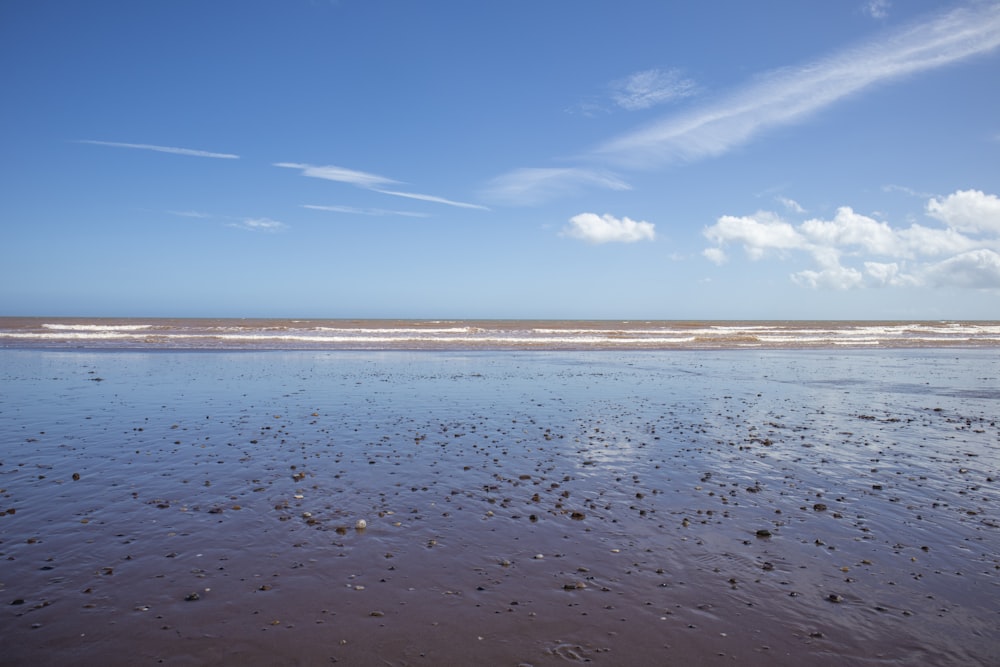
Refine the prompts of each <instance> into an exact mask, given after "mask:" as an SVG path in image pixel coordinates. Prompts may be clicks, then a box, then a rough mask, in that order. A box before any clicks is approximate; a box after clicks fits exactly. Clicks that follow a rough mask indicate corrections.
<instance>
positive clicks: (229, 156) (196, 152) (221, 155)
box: [76, 139, 240, 160]
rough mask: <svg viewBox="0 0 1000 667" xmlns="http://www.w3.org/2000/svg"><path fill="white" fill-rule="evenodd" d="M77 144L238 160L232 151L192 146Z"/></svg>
mask: <svg viewBox="0 0 1000 667" xmlns="http://www.w3.org/2000/svg"><path fill="white" fill-rule="evenodd" d="M76 143H78V144H91V145H94V146H114V147H116V148H137V149H140V150H145V151H156V152H158V153H173V154H174V155H190V156H193V157H212V158H219V159H223V160H238V159H239V158H240V156H239V155H233V154H232V153H211V152H209V151H199V150H195V149H193V148H175V147H173V146H155V145H153V144H125V143H121V142H119V141H96V140H93V139H80V140H79V141H77V142H76Z"/></svg>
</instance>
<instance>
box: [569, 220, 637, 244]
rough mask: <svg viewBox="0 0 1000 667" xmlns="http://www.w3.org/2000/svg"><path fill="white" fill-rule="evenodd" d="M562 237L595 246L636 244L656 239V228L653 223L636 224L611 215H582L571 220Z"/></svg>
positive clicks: (633, 221)
mask: <svg viewBox="0 0 1000 667" xmlns="http://www.w3.org/2000/svg"><path fill="white" fill-rule="evenodd" d="M562 235H563V236H569V237H572V238H576V239H580V240H581V241H586V242H588V243H594V244H600V243H635V242H636V241H652V240H653V239H655V238H656V228H655V226H654V225H653V223H651V222H645V221H641V222H636V221H635V220H632V219H631V218H616V217H614V216H613V215H609V214H604V215H597V214H596V213H581V214H580V215H574V216H573V217H572V218H570V219H569V226H567V227H566V228H565V229H563V231H562Z"/></svg>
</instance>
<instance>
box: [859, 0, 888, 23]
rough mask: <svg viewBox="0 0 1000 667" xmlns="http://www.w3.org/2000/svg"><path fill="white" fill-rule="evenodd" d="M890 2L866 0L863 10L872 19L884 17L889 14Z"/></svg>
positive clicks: (885, 0)
mask: <svg viewBox="0 0 1000 667" xmlns="http://www.w3.org/2000/svg"><path fill="white" fill-rule="evenodd" d="M891 6H892V3H891V2H889V0H868V2H866V3H865V5H864V8H863V9H864V12H865V13H866V14H868V16H871V17H872V18H873V19H884V18H887V17H888V16H889V7H891Z"/></svg>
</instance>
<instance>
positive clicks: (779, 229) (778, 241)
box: [704, 211, 806, 259]
mask: <svg viewBox="0 0 1000 667" xmlns="http://www.w3.org/2000/svg"><path fill="white" fill-rule="evenodd" d="M704 233H705V236H706V237H707V238H708V240H709V241H712V242H713V243H715V244H717V245H719V246H722V245H724V244H726V243H741V244H742V245H743V249H744V250H745V251H746V253H747V255H749V256H750V258H751V259H761V258H762V257H764V256H765V255H766V254H767V252H768V251H770V250H793V249H801V248H804V247H805V246H806V240H805V239H804V238H803V236H802V235H801V234H800V233H799V232H797V231H796V230H795V228H794V227H792V226H791V225H790V224H788V223H787V222H784V221H783V220H781V219H780V218H779V217H778V216H776V215H774V214H773V213H769V212H767V211H760V212H758V213H757V214H755V215H753V216H746V217H736V216H732V215H724V216H722V217H721V218H719V220H718V222H716V223H715V224H714V225H712V226H711V227H708V228H706V229H705V232H704Z"/></svg>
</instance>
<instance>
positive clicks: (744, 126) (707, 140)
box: [593, 3, 1000, 168]
mask: <svg viewBox="0 0 1000 667" xmlns="http://www.w3.org/2000/svg"><path fill="white" fill-rule="evenodd" d="M997 46H1000V3H979V4H975V5H971V6H968V7H964V8H959V9H955V10H953V11H950V12H948V13H944V14H940V15H937V16H935V18H933V19H932V20H930V21H927V22H923V23H916V24H912V25H910V26H908V27H906V28H904V29H901V30H897V31H895V32H893V33H890V34H887V35H880V36H879V38H878V39H875V40H872V41H870V42H869V43H867V44H864V45H862V46H859V47H855V48H850V49H847V50H844V51H841V52H839V53H836V54H834V55H832V56H830V57H828V58H825V59H823V60H820V61H818V62H815V63H809V64H806V65H804V66H800V67H795V68H785V69H780V70H777V71H774V72H771V73H770V74H767V75H765V76H763V77H760V78H758V79H757V80H755V82H754V83H751V84H749V85H747V86H745V87H744V88H742V89H740V90H737V91H736V92H734V93H732V94H730V95H729V96H727V97H724V98H723V99H722V100H721V101H719V102H717V103H715V104H711V105H708V106H704V107H702V108H700V109H696V110H694V111H692V112H689V113H684V114H680V115H674V116H669V117H667V118H665V119H663V120H661V121H659V122H657V123H654V124H652V125H650V126H647V127H644V128H641V129H639V130H636V131H634V132H630V133H628V134H625V135H624V136H621V137H618V138H616V139H613V140H611V141H608V142H607V143H605V144H603V145H601V146H599V147H598V148H597V149H596V150H595V151H593V157H597V158H603V159H606V160H610V161H612V162H613V163H616V164H621V165H628V166H631V167H636V168H650V167H654V166H656V165H660V164H664V163H669V162H672V161H677V160H695V159H701V158H707V157H712V156H716V155H720V154H722V153H725V152H727V151H729V150H731V149H733V148H735V147H736V146H739V145H741V144H743V143H745V142H747V141H749V140H750V139H752V138H753V137H755V136H756V135H758V134H759V133H761V132H762V131H764V130H768V129H771V128H774V127H778V126H781V125H787V124H790V123H795V122H799V121H802V120H803V119H805V118H807V117H808V116H810V115H812V114H815V113H816V112H818V111H820V110H821V109H824V108H825V107H827V106H829V105H831V104H833V103H835V102H838V101H840V100H842V99H844V98H845V97H848V96H850V95H854V94H857V93H859V92H861V91H863V90H865V89H867V88H869V87H871V86H873V85H876V84H880V83H888V82H890V81H894V80H897V79H899V78H901V77H904V76H907V75H912V74H915V73H917V72H921V71H925V70H931V69H935V68H939V67H943V66H945V65H948V64H951V63H954V62H957V61H960V60H964V59H966V58H970V57H973V56H977V55H980V54H983V53H986V52H988V51H991V50H993V49H995V48H996V47H997Z"/></svg>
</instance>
